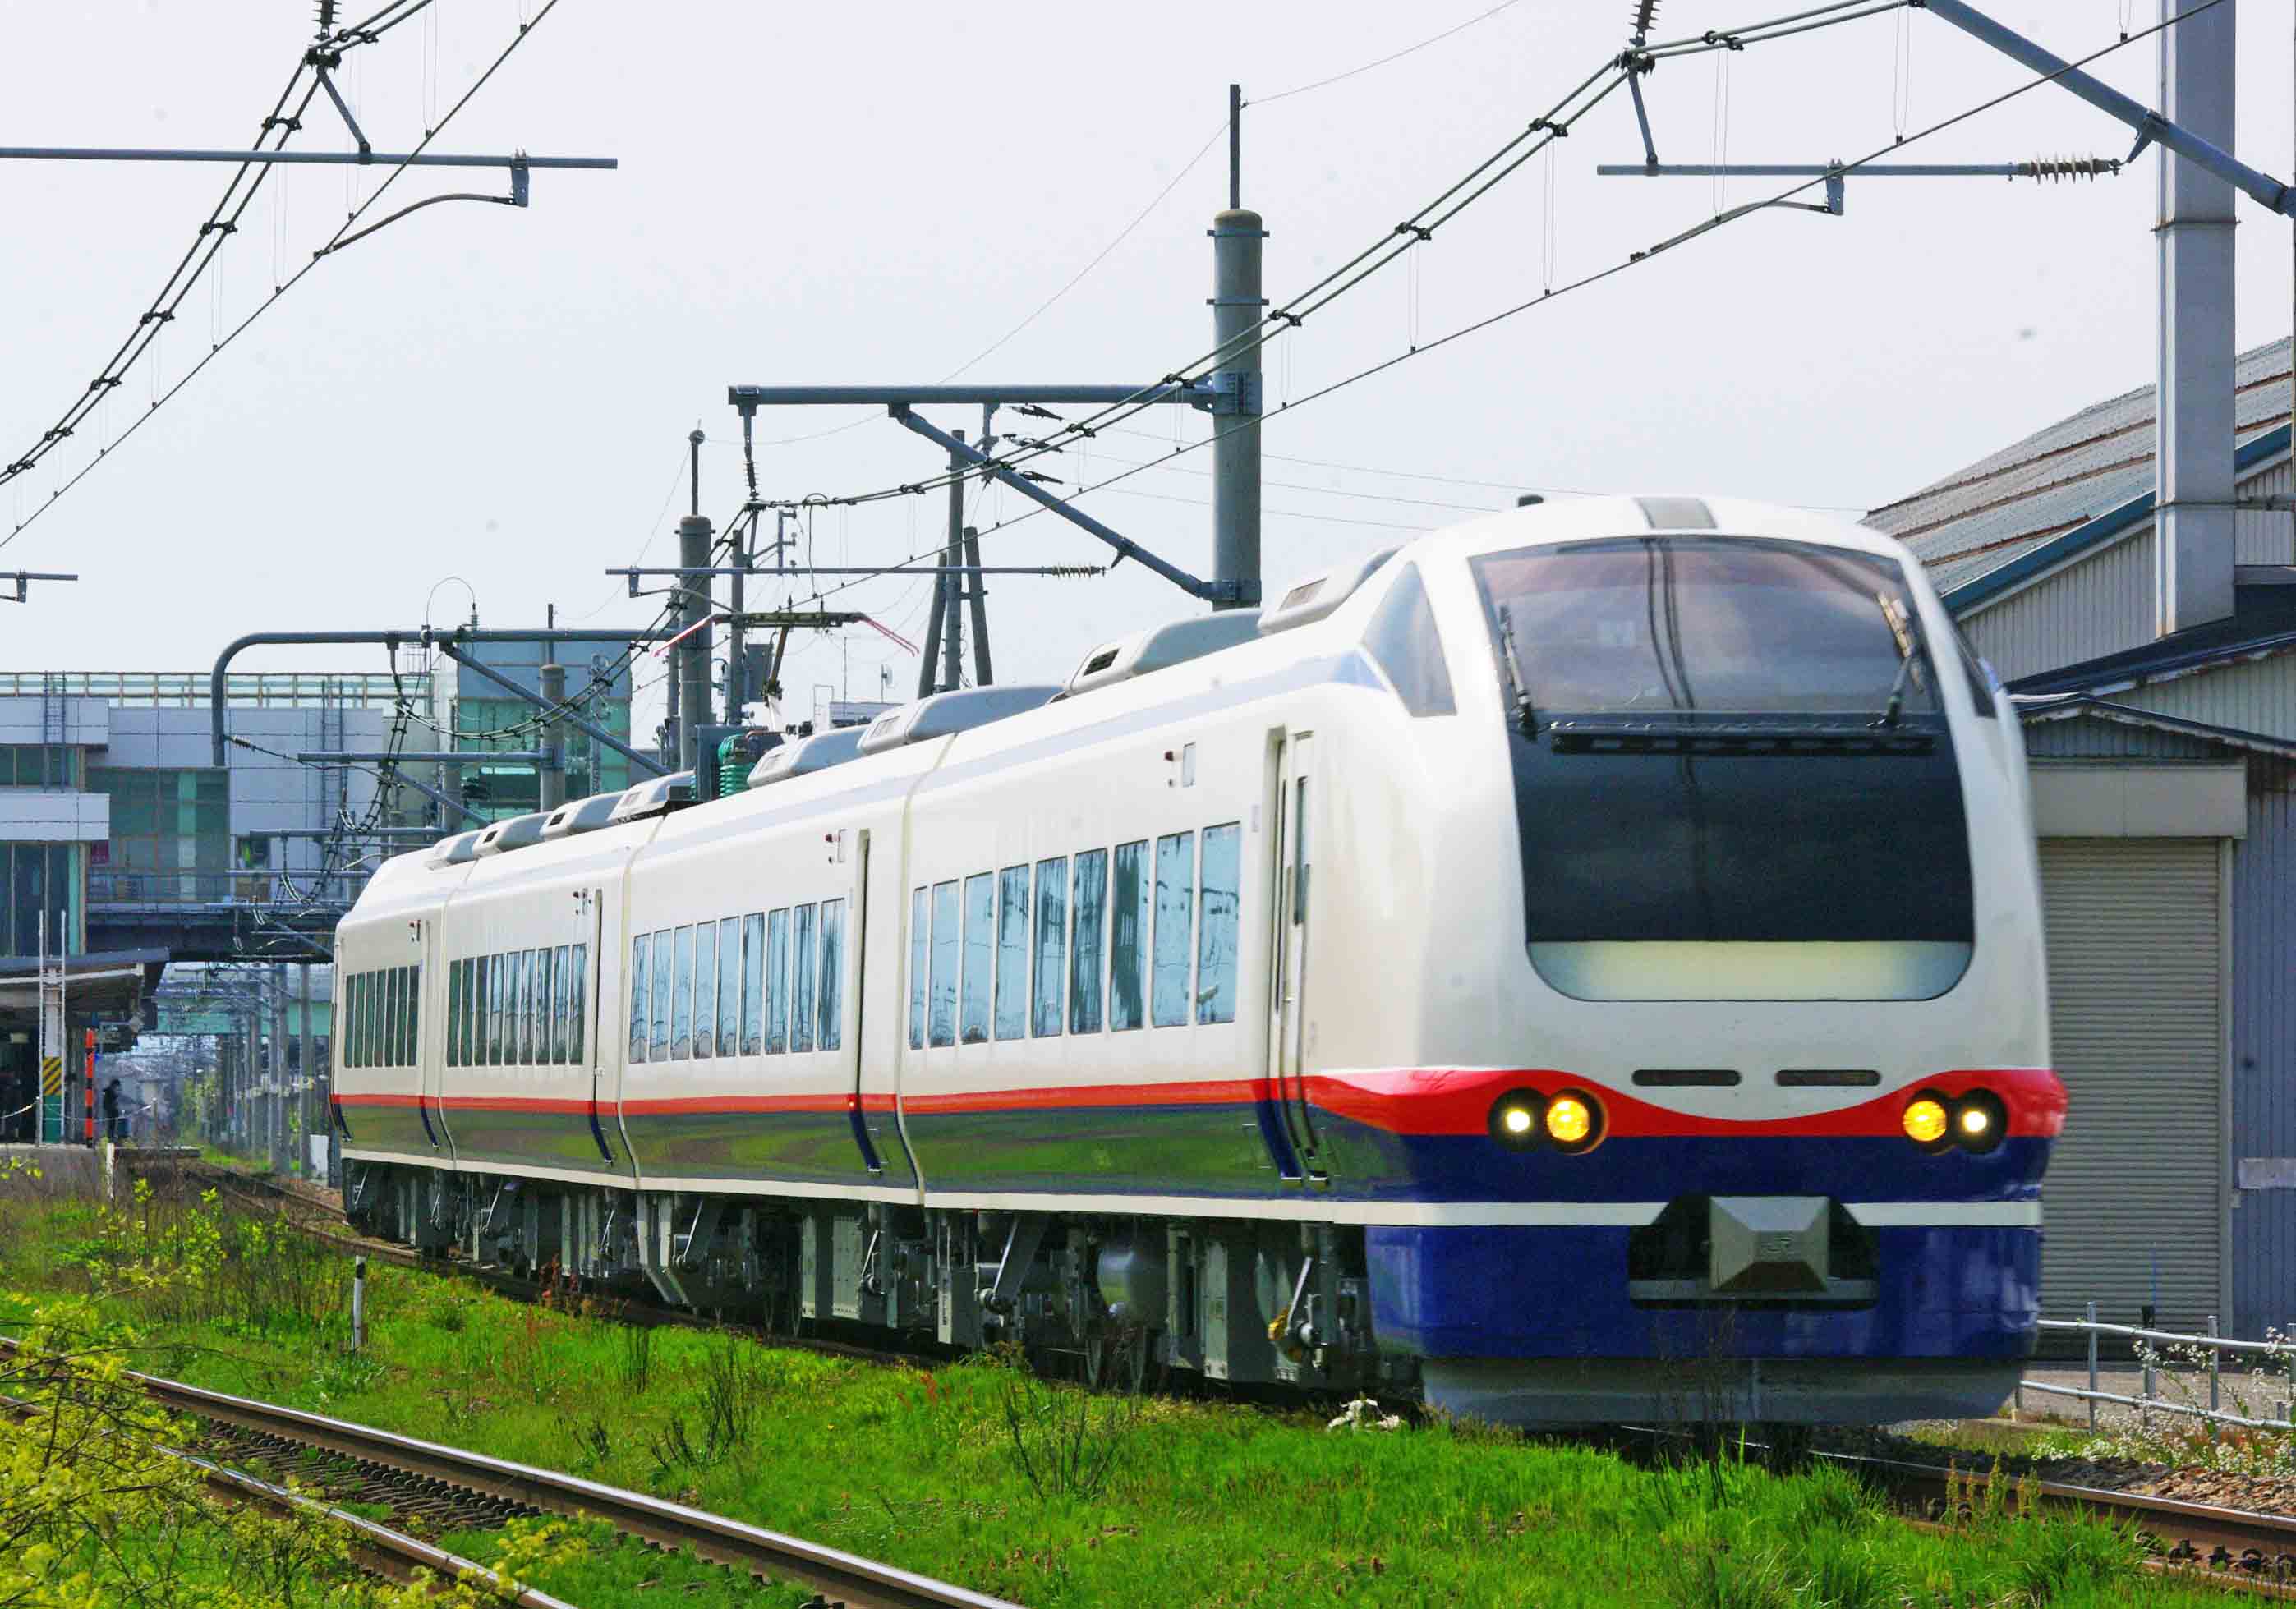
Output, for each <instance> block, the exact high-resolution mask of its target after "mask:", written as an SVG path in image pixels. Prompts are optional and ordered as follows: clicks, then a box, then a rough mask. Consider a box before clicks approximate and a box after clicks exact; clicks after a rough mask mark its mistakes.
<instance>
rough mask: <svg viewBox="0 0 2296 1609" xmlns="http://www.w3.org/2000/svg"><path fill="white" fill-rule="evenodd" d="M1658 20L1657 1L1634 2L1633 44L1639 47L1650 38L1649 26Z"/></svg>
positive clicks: (1637, 0)
mask: <svg viewBox="0 0 2296 1609" xmlns="http://www.w3.org/2000/svg"><path fill="white" fill-rule="evenodd" d="M1656 20H1658V0H1635V43H1636V44H1637V45H1640V44H1641V43H1642V42H1643V41H1644V40H1645V39H1647V38H1649V37H1650V30H1651V24H1652V22H1654V21H1656Z"/></svg>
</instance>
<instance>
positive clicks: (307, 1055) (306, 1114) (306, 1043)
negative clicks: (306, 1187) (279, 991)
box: [295, 961, 318, 1175]
mask: <svg viewBox="0 0 2296 1609" xmlns="http://www.w3.org/2000/svg"><path fill="white" fill-rule="evenodd" d="M299 972H300V976H299V979H298V980H297V981H298V982H299V983H300V984H302V985H303V987H302V997H303V998H302V1001H301V1020H300V1021H299V1022H298V1023H297V1024H296V1025H295V1050H296V1059H297V1061H298V1063H299V1066H297V1067H296V1069H295V1172H296V1173H297V1174H299V1175H308V1174H309V1172H311V1086H312V1085H313V1084H314V1083H315V1082H317V1077H318V1064H317V1063H316V1061H314V1060H313V1059H312V1049H311V1042H312V1041H311V1009H312V1001H311V963H310V962H308V961H305V962H304V963H303V964H302V966H301V967H300V968H299Z"/></svg>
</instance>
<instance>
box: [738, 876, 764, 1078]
mask: <svg viewBox="0 0 2296 1609" xmlns="http://www.w3.org/2000/svg"><path fill="white" fill-rule="evenodd" d="M765 1051H766V913H765V912H764V911H751V912H750V914H749V915H747V916H745V917H743V918H742V1055H744V1056H762V1055H764V1054H765Z"/></svg>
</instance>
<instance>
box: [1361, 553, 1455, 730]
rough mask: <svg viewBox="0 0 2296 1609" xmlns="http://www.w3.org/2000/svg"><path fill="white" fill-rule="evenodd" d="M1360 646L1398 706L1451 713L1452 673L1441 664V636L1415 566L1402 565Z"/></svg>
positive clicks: (1414, 711)
mask: <svg viewBox="0 0 2296 1609" xmlns="http://www.w3.org/2000/svg"><path fill="white" fill-rule="evenodd" d="M1363 641H1364V647H1365V649H1368V650H1370V653H1371V657H1373V658H1374V659H1376V660H1378V661H1379V667H1380V669H1382V670H1383V671H1385V672H1386V673H1387V679H1388V680H1389V681H1390V682H1393V683H1394V684H1395V692H1396V696H1397V697H1398V698H1401V699H1402V700H1403V707H1404V708H1406V709H1407V710H1409V711H1410V712H1411V713H1412V714H1413V715H1457V714H1458V713H1459V706H1457V705H1456V704H1455V703H1453V702H1452V699H1451V672H1450V668H1449V667H1448V666H1446V665H1445V664H1444V663H1443V638H1442V634H1441V633H1439V632H1438V631H1437V630H1436V629H1435V611H1434V610H1433V609H1431V608H1429V607H1428V606H1427V588H1426V586H1425V585H1424V584H1423V583H1422V582H1421V581H1420V579H1419V567H1418V566H1417V565H1415V564H1406V565H1405V566H1404V567H1403V571H1402V574H1400V575H1398V576H1396V578H1395V584H1394V585H1393V586H1391V587H1390V588H1389V589H1388V591H1387V597H1386V599H1385V600H1383V601H1382V603H1381V604H1380V606H1379V610H1378V612H1377V613H1376V614H1374V615H1373V616H1372V617H1371V625H1369V626H1367V627H1365V631H1364V639H1363Z"/></svg>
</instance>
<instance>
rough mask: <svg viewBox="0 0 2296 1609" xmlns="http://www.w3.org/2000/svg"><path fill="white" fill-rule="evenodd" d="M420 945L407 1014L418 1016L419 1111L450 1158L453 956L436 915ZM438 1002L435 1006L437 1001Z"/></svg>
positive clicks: (425, 922) (429, 1135) (427, 1131)
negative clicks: (449, 1008) (449, 970)
mask: <svg viewBox="0 0 2296 1609" xmlns="http://www.w3.org/2000/svg"><path fill="white" fill-rule="evenodd" d="M417 926H418V927H420V929H421V933H420V939H419V942H418V943H417V944H416V946H415V954H416V956H417V957H418V958H419V959H418V960H416V962H415V965H414V980H413V981H414V990H413V993H414V999H413V1001H412V1002H411V1007H410V1009H409V1010H408V1012H407V1016H408V1017H412V1018H413V1019H414V1033H413V1034H412V1035H411V1037H412V1038H413V1040H414V1046H413V1052H414V1061H415V1067H416V1072H415V1076H416V1078H417V1080H418V1081H419V1082H417V1083H416V1085H415V1088H416V1090H418V1093H417V1095H416V1097H415V1110H416V1112H417V1113H419V1114H420V1115H422V1133H423V1137H424V1138H425V1139H428V1140H430V1145H431V1148H432V1149H433V1150H435V1151H436V1152H437V1153H438V1154H439V1156H440V1157H441V1158H442V1159H443V1160H445V1161H448V1162H452V1161H453V1160H454V1156H455V1138H454V1135H453V1134H452V1133H451V1132H450V1131H448V1129H447V1102H446V1093H447V1091H446V1077H447V1031H446V1027H445V1018H446V1016H447V1011H446V1002H447V990H446V987H445V984H446V978H447V970H446V969H447V957H446V950H447V946H446V938H445V927H444V925H443V924H442V923H440V922H439V921H438V920H437V919H435V918H431V917H423V918H422V919H420V920H419V922H418V924H417ZM434 1001H435V1002H436V1005H435V1008H434V1005H433V1002H434Z"/></svg>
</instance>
